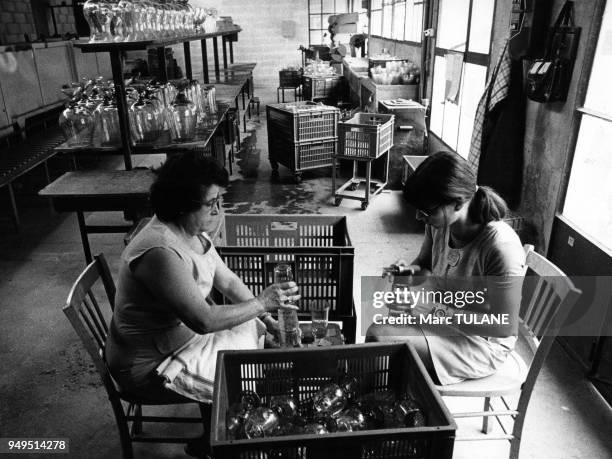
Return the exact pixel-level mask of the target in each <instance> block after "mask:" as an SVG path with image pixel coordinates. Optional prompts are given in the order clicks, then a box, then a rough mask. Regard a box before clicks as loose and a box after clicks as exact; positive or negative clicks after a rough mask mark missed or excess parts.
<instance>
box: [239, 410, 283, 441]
mask: <svg viewBox="0 0 612 459" xmlns="http://www.w3.org/2000/svg"><path fill="white" fill-rule="evenodd" d="M278 423H279V419H278V415H277V414H276V413H275V412H274V411H273V410H271V409H270V408H265V407H261V406H260V407H259V408H255V409H254V410H251V411H249V413H248V417H247V418H246V421H245V423H244V433H245V435H246V437H247V438H262V437H270V436H272V435H274V432H275V431H276V429H277V428H278Z"/></svg>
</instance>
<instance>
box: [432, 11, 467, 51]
mask: <svg viewBox="0 0 612 459" xmlns="http://www.w3.org/2000/svg"><path fill="white" fill-rule="evenodd" d="M469 6H470V0H440V13H439V17H440V19H439V21H438V41H437V44H436V46H437V47H439V48H445V49H452V50H454V51H465V40H466V38H467V24H468V12H469Z"/></svg>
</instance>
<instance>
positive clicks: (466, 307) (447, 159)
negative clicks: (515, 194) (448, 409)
mask: <svg viewBox="0 0 612 459" xmlns="http://www.w3.org/2000/svg"><path fill="white" fill-rule="evenodd" d="M405 193H406V196H407V198H408V200H409V201H410V203H411V204H412V205H413V206H414V207H416V209H418V210H417V211H416V218H417V220H420V221H423V222H424V223H425V239H424V242H423V245H422V246H421V249H420V251H419V254H418V255H417V257H416V258H415V259H414V260H413V261H412V263H410V264H408V263H406V262H404V261H402V260H399V261H398V262H397V264H398V266H403V267H404V268H403V270H404V271H405V272H408V273H412V274H416V275H418V276H423V277H417V278H415V280H416V279H421V280H425V282H424V284H422V285H413V286H412V287H411V291H412V292H413V293H414V294H416V293H418V292H420V296H418V297H417V296H411V297H410V301H412V302H413V303H412V309H411V311H412V313H411V315H413V316H414V317H415V320H413V323H412V324H407V325H390V324H372V326H370V328H369V329H368V332H367V340H368V341H397V340H409V341H410V342H412V343H413V344H414V346H415V348H416V350H417V352H418V353H419V355H420V357H421V359H422V360H423V363H424V364H425V366H426V367H427V368H428V369H429V370H430V372H431V374H432V376H434V378H437V379H438V381H439V382H440V383H441V384H453V383H457V382H460V381H462V380H465V379H473V378H481V377H484V376H488V375H490V374H492V373H494V372H495V371H496V370H497V368H499V367H500V365H501V364H503V363H504V361H505V360H506V357H507V356H508V354H509V353H510V352H511V351H512V349H513V348H514V344H515V342H516V336H517V333H518V314H519V309H520V300H521V288H522V279H523V276H524V272H525V254H524V251H523V248H522V245H521V241H520V239H519V237H518V235H517V234H516V233H515V232H514V230H513V229H512V228H511V227H510V226H509V225H508V224H506V223H505V222H504V221H503V218H504V217H505V215H506V213H507V211H508V209H507V206H506V203H505V202H504V200H503V199H502V198H501V197H500V196H499V195H498V194H497V193H496V192H495V191H494V190H493V189H491V188H489V187H486V186H480V187H479V186H477V184H476V176H475V174H474V172H473V171H472V168H471V166H470V164H469V163H468V162H467V161H466V160H465V159H463V158H462V157H461V156H459V155H458V154H456V153H449V152H438V153H435V154H433V155H431V156H429V157H428V158H427V159H426V160H425V161H424V162H423V163H422V164H421V165H420V166H419V167H418V168H417V169H416V171H415V172H414V174H412V175H411V176H410V177H409V178H408V181H407V183H406V188H405Z"/></svg>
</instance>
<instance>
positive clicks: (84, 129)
mask: <svg viewBox="0 0 612 459" xmlns="http://www.w3.org/2000/svg"><path fill="white" fill-rule="evenodd" d="M59 125H60V128H61V129H62V133H63V134H64V137H65V138H66V143H67V144H68V145H69V146H71V147H89V146H91V143H92V140H93V131H94V126H95V123H94V115H93V114H92V113H91V112H90V111H89V110H87V108H85V105H84V104H83V103H77V102H70V103H69V104H68V107H66V109H64V111H62V113H61V114H60V117H59Z"/></svg>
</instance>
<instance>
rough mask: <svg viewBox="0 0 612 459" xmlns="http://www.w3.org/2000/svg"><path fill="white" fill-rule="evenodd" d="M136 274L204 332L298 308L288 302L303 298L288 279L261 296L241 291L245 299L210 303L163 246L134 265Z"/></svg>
mask: <svg viewBox="0 0 612 459" xmlns="http://www.w3.org/2000/svg"><path fill="white" fill-rule="evenodd" d="M134 275H135V276H136V277H137V278H138V279H139V280H140V281H141V282H143V283H144V284H145V285H146V286H147V288H148V289H149V290H150V291H151V292H152V294H153V295H154V296H156V297H157V298H159V300H160V301H161V302H163V303H164V304H167V305H168V307H169V308H171V309H172V310H173V311H174V312H175V313H176V314H177V316H178V317H179V318H180V319H181V320H182V321H183V322H184V323H185V325H187V326H188V327H189V328H191V329H192V330H193V331H195V332H196V333H200V334H205V333H210V332H214V331H218V330H225V329H228V328H231V327H234V326H236V325H239V324H242V323H244V322H246V321H248V320H251V319H254V318H255V317H257V316H259V315H261V314H263V313H265V312H267V311H271V310H275V309H278V308H293V309H295V307H291V306H286V305H285V304H284V303H285V302H286V301H287V300H297V299H299V295H297V286H296V285H295V283H294V282H287V283H283V284H274V285H272V286H270V287H268V288H267V289H265V290H264V291H263V292H262V293H261V294H260V295H259V297H258V298H254V297H253V296H252V295H250V298H246V296H247V295H246V293H245V292H244V291H243V290H239V292H240V293H239V294H238V296H239V297H241V299H242V301H241V302H239V303H237V304H233V305H223V306H210V305H208V304H207V303H206V301H205V298H204V297H203V295H202V293H201V292H200V290H199V289H198V287H197V285H196V283H195V281H194V280H193V276H192V274H191V272H189V270H188V269H187V267H186V266H185V263H184V262H183V261H181V259H180V258H179V256H178V255H177V254H176V253H174V252H172V251H170V250H167V249H162V248H155V249H151V250H149V251H148V252H147V253H146V254H145V255H143V256H142V258H141V260H140V262H139V263H138V264H137V265H136V266H135V268H134ZM230 283H231V282H230ZM242 285H244V284H242ZM244 288H246V286H244ZM247 291H248V289H247ZM249 293H250V292H249Z"/></svg>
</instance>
